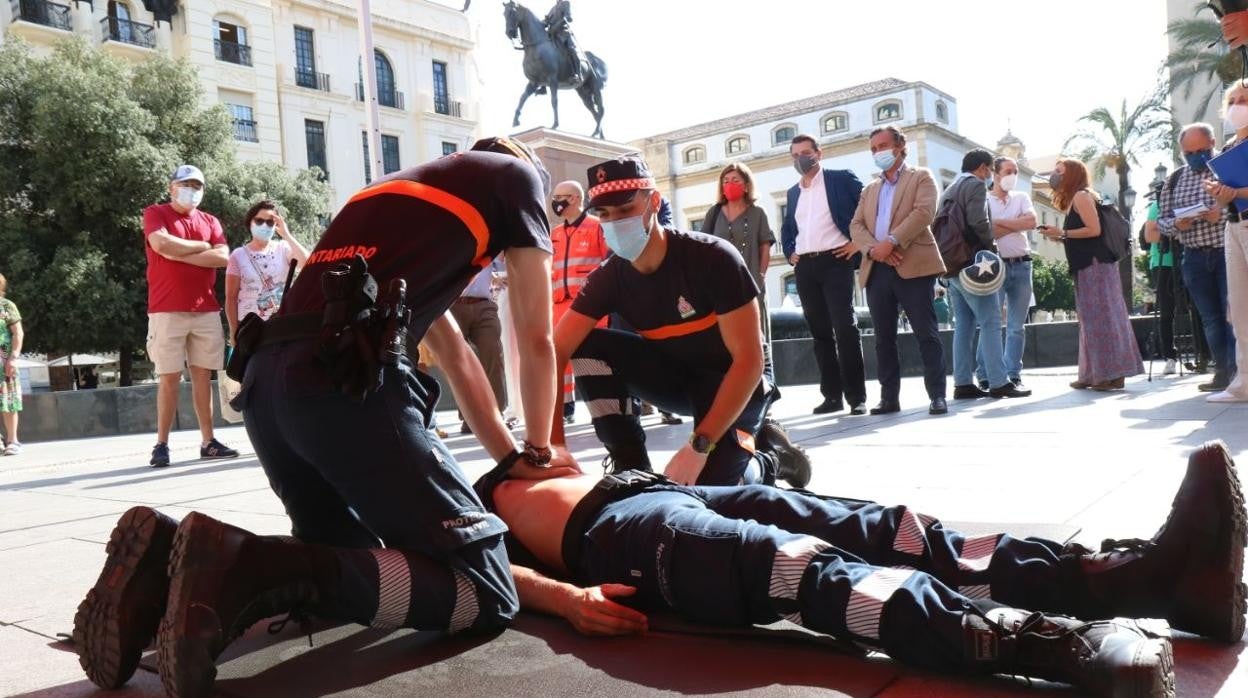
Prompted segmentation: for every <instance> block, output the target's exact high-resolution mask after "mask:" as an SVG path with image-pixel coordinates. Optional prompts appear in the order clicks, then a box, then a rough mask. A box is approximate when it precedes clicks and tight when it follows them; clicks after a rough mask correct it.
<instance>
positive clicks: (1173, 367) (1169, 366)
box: [1161, 359, 1179, 376]
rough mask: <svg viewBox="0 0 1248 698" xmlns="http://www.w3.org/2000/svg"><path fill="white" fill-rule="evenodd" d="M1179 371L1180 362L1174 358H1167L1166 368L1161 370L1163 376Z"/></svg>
mask: <svg viewBox="0 0 1248 698" xmlns="http://www.w3.org/2000/svg"><path fill="white" fill-rule="evenodd" d="M1178 372H1179V364H1178V362H1177V361H1175V360H1174V359H1166V369H1165V370H1164V371H1162V372H1161V375H1163V376H1173V375H1174V374H1176V373H1178Z"/></svg>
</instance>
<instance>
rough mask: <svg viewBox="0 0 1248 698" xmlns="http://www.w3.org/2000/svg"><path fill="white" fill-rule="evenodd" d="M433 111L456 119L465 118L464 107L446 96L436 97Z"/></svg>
mask: <svg viewBox="0 0 1248 698" xmlns="http://www.w3.org/2000/svg"><path fill="white" fill-rule="evenodd" d="M433 110H434V111H435V112H437V113H439V114H442V115H444V116H453V117H455V118H456V119H462V118H464V105H463V104H462V103H461V102H457V101H455V100H453V99H450V98H448V97H445V96H440V95H435V96H434V98H433Z"/></svg>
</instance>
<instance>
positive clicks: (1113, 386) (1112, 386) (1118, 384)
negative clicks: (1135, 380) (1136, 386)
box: [1089, 378, 1127, 393]
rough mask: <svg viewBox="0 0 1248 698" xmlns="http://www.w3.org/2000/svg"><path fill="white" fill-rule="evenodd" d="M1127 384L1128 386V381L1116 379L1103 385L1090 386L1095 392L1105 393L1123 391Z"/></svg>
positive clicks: (1104, 382) (1102, 383)
mask: <svg viewBox="0 0 1248 698" xmlns="http://www.w3.org/2000/svg"><path fill="white" fill-rule="evenodd" d="M1126 384H1127V382H1126V379H1124V378H1115V379H1113V380H1112V381H1103V382H1101V383H1097V384H1096V385H1093V386H1089V387H1090V388H1092V389H1093V390H1096V391H1099V392H1102V393H1104V392H1108V391H1110V390H1122V389H1123V387H1124V386H1126Z"/></svg>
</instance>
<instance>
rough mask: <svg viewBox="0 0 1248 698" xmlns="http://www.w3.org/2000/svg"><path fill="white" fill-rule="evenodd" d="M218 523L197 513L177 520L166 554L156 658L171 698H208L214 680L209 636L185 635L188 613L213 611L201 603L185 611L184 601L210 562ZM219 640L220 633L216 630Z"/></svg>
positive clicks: (212, 653)
mask: <svg viewBox="0 0 1248 698" xmlns="http://www.w3.org/2000/svg"><path fill="white" fill-rule="evenodd" d="M216 528H219V524H218V523H217V522H216V521H213V520H212V519H210V518H209V517H207V516H204V515H202V514H200V513H198V512H191V513H190V514H188V515H187V516H186V518H185V519H183V520H182V523H181V524H180V525H179V526H178V531H177V533H176V534H175V535H174V537H173V548H172V550H170V552H169V602H168V610H166V612H165V616H164V619H162V620H161V622H160V633H159V636H158V640H157V655H158V658H159V662H160V682H161V684H162V685H163V686H164V688H165V693H166V694H168V695H169V696H170V697H171V698H201V697H202V698H207V697H208V696H211V695H212V686H213V683H214V682H215V681H216V678H217V666H216V653H215V652H213V651H212V649H211V647H210V641H211V638H203V637H199V636H191V635H190V634H189V633H188V632H187V629H188V626H189V624H190V623H189V621H190V614H191V612H192V610H194V611H195V612H196V613H197V614H204V613H212V610H211V609H208V608H205V607H203V606H202V605H199V606H196V607H195V608H194V609H192V608H190V607H188V605H187V603H186V602H185V600H186V599H190V598H193V593H192V592H193V590H192V582H193V577H194V576H195V575H194V574H193V573H194V572H195V571H197V569H200V568H204V567H207V565H204V564H203V563H202V562H200V561H202V560H205V559H208V560H210V559H212V558H213V553H214V552H215V548H216V547H217V546H215V545H214V543H215V542H216V540H218V539H219V536H214V535H213V534H212V533H213V530H214V529H216ZM217 635H218V637H219V636H220V630H218V631H217Z"/></svg>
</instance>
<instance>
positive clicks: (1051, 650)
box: [962, 608, 1175, 698]
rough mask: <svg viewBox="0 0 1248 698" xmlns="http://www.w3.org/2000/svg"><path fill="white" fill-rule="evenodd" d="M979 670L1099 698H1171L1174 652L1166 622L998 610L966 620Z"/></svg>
mask: <svg viewBox="0 0 1248 698" xmlns="http://www.w3.org/2000/svg"><path fill="white" fill-rule="evenodd" d="M962 637H963V645H964V652H965V660H966V662H967V664H968V666H969V667H970V668H971V669H972V670H973V671H978V672H984V673H992V674H1012V675H1016V676H1026V677H1029V678H1036V679H1046V680H1049V681H1058V682H1061V683H1067V684H1071V685H1073V686H1075V687H1076V688H1078V689H1079V690H1080V692H1082V693H1084V694H1086V695H1093V696H1115V697H1117V696H1122V697H1124V698H1125V697H1127V696H1131V697H1136V696H1148V697H1149V698H1161V697H1165V698H1171V697H1173V696H1174V695H1175V693H1174V651H1173V649H1172V648H1171V646H1170V629H1169V627H1168V626H1167V625H1166V622H1165V621H1163V620H1151V619H1145V620H1132V619H1128V618H1114V619H1112V620H1098V621H1081V620H1077V619H1074V618H1066V617H1064V616H1053V615H1045V614H1042V613H1029V612H1027V611H1020V610H1017V609H1013V608H996V609H993V610H990V611H988V612H986V613H980V612H978V611H971V612H968V613H967V615H966V616H964V618H963V621H962Z"/></svg>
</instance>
